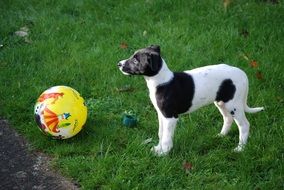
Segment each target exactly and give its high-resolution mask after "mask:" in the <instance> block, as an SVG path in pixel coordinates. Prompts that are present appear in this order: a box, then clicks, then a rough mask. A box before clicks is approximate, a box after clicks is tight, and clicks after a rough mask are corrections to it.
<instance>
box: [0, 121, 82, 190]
mask: <svg viewBox="0 0 284 190" xmlns="http://www.w3.org/2000/svg"><path fill="white" fill-rule="evenodd" d="M28 146H29V145H28V143H27V142H26V141H25V139H24V138H23V137H21V136H20V135H19V134H18V133H17V132H16V131H15V130H14V129H12V128H11V127H9V125H8V122H7V121H6V120H1V119H0V158H1V159H0V166H1V167H0V168H1V169H0V187H1V189H28V190H32V189H36V190H41V189H45V190H49V189H50V190H54V189H56V190H77V189H79V187H78V185H76V184H75V183H73V182H71V181H70V180H68V179H66V178H64V177H62V176H61V175H59V174H58V173H57V172H56V171H54V170H52V169H51V168H50V166H49V164H50V158H49V157H47V156H46V155H44V154H42V153H37V152H31V151H29V150H28Z"/></svg>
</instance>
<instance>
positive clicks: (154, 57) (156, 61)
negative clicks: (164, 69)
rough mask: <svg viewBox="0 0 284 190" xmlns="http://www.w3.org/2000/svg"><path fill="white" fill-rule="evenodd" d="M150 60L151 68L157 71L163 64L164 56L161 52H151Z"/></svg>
mask: <svg viewBox="0 0 284 190" xmlns="http://www.w3.org/2000/svg"><path fill="white" fill-rule="evenodd" d="M148 62H149V66H150V68H151V70H152V71H154V72H156V71H158V70H159V69H160V67H161V65H162V58H161V56H160V54H158V53H155V52H153V53H150V54H149V59H148Z"/></svg>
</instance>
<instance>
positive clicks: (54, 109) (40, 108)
mask: <svg viewBox="0 0 284 190" xmlns="http://www.w3.org/2000/svg"><path fill="white" fill-rule="evenodd" d="M34 114H35V121H36V123H37V125H38V127H39V128H40V130H41V131H42V132H43V133H44V134H46V135H48V136H52V137H53V138H56V139H67V138H70V137H73V136H74V135H76V134H77V133H79V132H80V131H81V129H82V127H83V126H84V124H85V122H86V120H87V107H86V106H85V105H84V99H83V98H82V97H81V96H80V94H79V93H78V92H77V91H76V90H74V89H73V88H70V87H68V86H54V87H51V88H49V89H47V90H46V91H44V92H43V93H42V94H41V95H40V96H39V98H38V99H37V102H36V104H35V107H34Z"/></svg>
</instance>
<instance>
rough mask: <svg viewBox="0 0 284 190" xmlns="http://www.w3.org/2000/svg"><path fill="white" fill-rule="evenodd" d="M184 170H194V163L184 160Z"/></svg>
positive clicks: (186, 171) (187, 171)
mask: <svg viewBox="0 0 284 190" xmlns="http://www.w3.org/2000/svg"><path fill="white" fill-rule="evenodd" d="M183 170H184V171H185V173H187V174H188V173H189V172H190V171H191V170H192V164H191V163H190V162H187V161H185V162H183Z"/></svg>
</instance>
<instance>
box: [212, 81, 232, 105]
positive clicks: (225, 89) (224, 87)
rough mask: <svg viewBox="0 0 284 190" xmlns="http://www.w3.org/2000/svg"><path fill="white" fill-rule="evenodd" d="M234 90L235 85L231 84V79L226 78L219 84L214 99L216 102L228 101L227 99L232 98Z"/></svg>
mask: <svg viewBox="0 0 284 190" xmlns="http://www.w3.org/2000/svg"><path fill="white" fill-rule="evenodd" d="M235 92H236V86H235V85H234V84H233V81H232V80H231V79H226V80H224V81H223V82H222V84H221V85H220V87H219V90H218V92H217V96H216V98H215V100H216V101H217V102H219V101H223V102H228V101H229V100H231V99H233V98H234V95H235Z"/></svg>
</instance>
